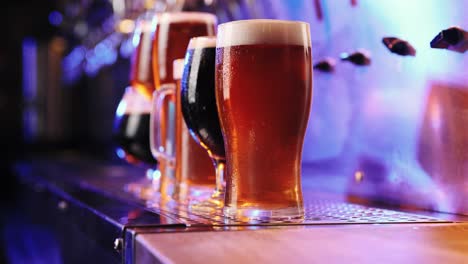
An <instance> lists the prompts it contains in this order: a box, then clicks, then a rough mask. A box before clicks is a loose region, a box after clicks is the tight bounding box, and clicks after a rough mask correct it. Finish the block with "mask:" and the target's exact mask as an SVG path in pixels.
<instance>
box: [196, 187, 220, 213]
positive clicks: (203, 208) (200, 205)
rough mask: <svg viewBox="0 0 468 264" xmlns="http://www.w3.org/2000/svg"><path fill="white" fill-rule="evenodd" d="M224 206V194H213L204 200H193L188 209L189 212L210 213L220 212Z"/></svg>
mask: <svg viewBox="0 0 468 264" xmlns="http://www.w3.org/2000/svg"><path fill="white" fill-rule="evenodd" d="M223 206H224V193H222V192H217V191H215V192H213V193H212V194H211V196H209V197H207V198H206V199H200V200H193V201H191V202H190V204H189V207H190V210H191V211H194V212H197V211H200V212H212V211H216V210H221V209H222V208H223Z"/></svg>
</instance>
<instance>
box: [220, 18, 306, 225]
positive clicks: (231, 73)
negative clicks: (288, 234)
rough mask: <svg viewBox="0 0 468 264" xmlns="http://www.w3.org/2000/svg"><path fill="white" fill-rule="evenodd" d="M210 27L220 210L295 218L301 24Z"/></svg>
mask: <svg viewBox="0 0 468 264" xmlns="http://www.w3.org/2000/svg"><path fill="white" fill-rule="evenodd" d="M251 21H253V22H251ZM218 31H219V33H218V40H217V42H218V43H217V51H216V100H217V104H218V111H219V116H220V120H221V127H222V131H223V134H224V142H225V147H226V164H227V171H226V180H227V186H226V198H225V199H226V202H225V213H226V214H227V215H228V216H236V215H241V216H249V214H251V213H252V214H253V210H256V209H258V210H256V211H259V212H260V214H262V213H265V214H263V216H266V217H273V218H275V217H281V216H292V217H300V216H301V215H302V214H303V200H302V191H301V182H300V176H301V159H302V147H303V141H304V135H305V131H306V127H307V122H308V118H309V113H310V108H311V98H312V70H311V48H310V37H309V27H308V24H306V23H300V22H288V21H285V22H279V21H274V20H250V21H238V22H231V23H226V24H223V25H221V26H220V27H219V28H218ZM242 210H244V212H243V211H242ZM249 210H250V211H249ZM257 213H258V212H257Z"/></svg>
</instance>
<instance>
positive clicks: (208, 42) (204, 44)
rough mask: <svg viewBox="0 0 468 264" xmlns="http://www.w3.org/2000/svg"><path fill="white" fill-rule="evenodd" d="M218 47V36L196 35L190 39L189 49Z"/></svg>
mask: <svg viewBox="0 0 468 264" xmlns="http://www.w3.org/2000/svg"><path fill="white" fill-rule="evenodd" d="M203 48H216V37H208V36H207V37H194V38H191V39H190V42H189V44H188V47H187V49H203Z"/></svg>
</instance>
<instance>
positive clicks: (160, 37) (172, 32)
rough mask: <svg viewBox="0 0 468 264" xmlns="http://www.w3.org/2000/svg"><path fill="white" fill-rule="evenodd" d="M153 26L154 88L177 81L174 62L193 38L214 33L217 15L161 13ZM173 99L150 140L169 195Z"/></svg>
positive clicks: (164, 106) (167, 102) (162, 185)
mask: <svg viewBox="0 0 468 264" xmlns="http://www.w3.org/2000/svg"><path fill="white" fill-rule="evenodd" d="M152 25H154V27H155V33H154V37H153V39H152V45H151V61H152V69H153V81H154V88H155V89H156V90H158V89H160V88H161V87H162V86H163V85H166V84H172V85H174V84H175V80H174V78H173V66H172V64H173V61H174V60H175V59H179V58H182V57H184V55H185V51H186V49H187V45H188V43H189V40H190V38H192V37H195V36H204V35H214V34H215V26H216V17H215V16H214V15H212V14H209V13H202V12H176V13H161V14H157V15H156V16H155V18H154V20H153V22H152ZM147 88H148V89H147V90H146V92H145V93H146V94H147V95H151V96H152V93H153V92H154V90H152V89H149V88H150V87H147ZM167 98H169V97H167ZM174 102H175V101H174V100H165V101H163V102H162V103H161V109H160V110H159V111H160V114H159V115H158V117H157V118H156V117H155V119H154V120H153V121H152V122H153V123H152V124H151V125H152V126H153V127H154V128H155V129H157V130H155V131H157V133H153V134H154V135H155V136H154V137H151V139H150V140H151V142H153V143H154V144H153V145H155V147H153V148H152V150H153V154H154V155H155V157H156V158H157V159H158V162H159V169H160V171H161V181H160V182H161V183H160V192H161V194H162V195H163V196H166V198H167V197H170V196H171V195H172V192H173V187H174V186H173V183H174V181H175V179H174V178H175V166H174V165H175V163H174V162H172V161H171V160H172V159H171V157H172V156H173V153H172V152H173V151H174V138H173V137H169V135H171V134H172V135H173V133H172V131H173V130H174V126H175V120H176V118H175V104H174ZM156 142H159V143H160V144H156ZM156 145H157V146H156Z"/></svg>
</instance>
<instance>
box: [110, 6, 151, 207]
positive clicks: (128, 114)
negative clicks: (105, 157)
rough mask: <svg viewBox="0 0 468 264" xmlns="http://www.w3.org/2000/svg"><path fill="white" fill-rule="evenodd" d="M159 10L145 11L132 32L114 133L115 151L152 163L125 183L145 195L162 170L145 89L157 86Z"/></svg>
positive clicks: (134, 160)
mask: <svg viewBox="0 0 468 264" xmlns="http://www.w3.org/2000/svg"><path fill="white" fill-rule="evenodd" d="M155 16H156V13H154V12H145V13H144V14H142V15H141V16H139V17H138V19H137V20H136V22H135V30H134V32H133V36H132V45H133V46H134V48H135V49H134V50H133V53H132V58H131V63H130V65H131V66H130V76H129V77H130V86H129V87H127V88H126V90H125V92H124V95H123V98H122V99H121V101H120V102H119V105H118V107H117V110H116V113H115V121H114V131H113V135H114V138H115V141H116V143H117V144H118V145H119V146H118V148H117V150H116V153H117V155H118V156H119V157H120V158H122V159H125V160H126V161H127V162H129V163H131V164H144V166H148V165H150V168H149V169H148V170H147V176H148V177H147V178H148V179H147V178H144V179H141V180H139V181H137V182H133V183H130V184H128V185H127V186H125V188H126V190H127V191H130V192H132V193H135V194H136V195H137V196H139V197H141V198H145V197H148V196H150V195H151V194H152V193H154V191H155V190H157V189H158V188H159V178H160V177H159V176H160V173H159V171H158V170H157V169H156V165H157V161H156V160H155V159H154V157H153V156H152V155H151V154H152V153H151V151H150V144H149V143H150V142H149V127H150V112H151V100H150V98H151V97H148V96H145V93H144V91H147V90H154V80H153V70H152V64H151V44H152V40H153V37H154V31H155V26H154V23H153V21H154V19H155Z"/></svg>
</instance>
